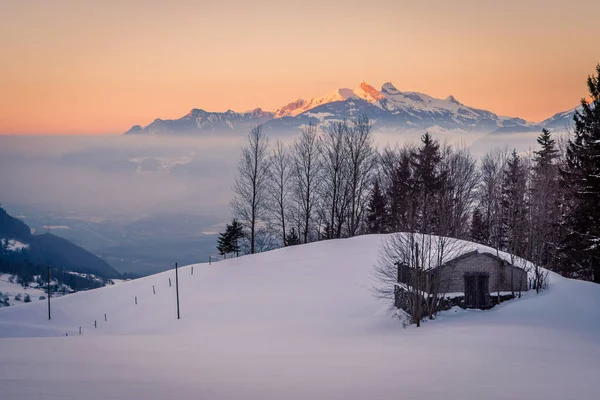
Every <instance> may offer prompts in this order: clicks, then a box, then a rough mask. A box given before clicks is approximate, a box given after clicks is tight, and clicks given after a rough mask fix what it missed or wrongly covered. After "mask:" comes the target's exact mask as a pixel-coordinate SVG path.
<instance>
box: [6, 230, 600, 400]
mask: <svg viewBox="0 0 600 400" xmlns="http://www.w3.org/2000/svg"><path fill="white" fill-rule="evenodd" d="M386 237H387V236H384V235H368V236H360V237H354V238H351V239H338V240H328V241H321V242H315V243H311V244H308V245H299V246H292V247H286V248H283V249H278V250H274V251H270V252H266V253H260V254H256V255H252V256H243V257H239V258H233V259H227V260H222V261H219V262H216V263H213V264H212V265H210V266H209V265H207V264H195V265H193V266H186V267H182V268H180V269H179V271H178V281H179V295H180V306H181V319H180V320H178V319H177V308H176V296H175V271H173V270H171V271H167V272H163V273H160V274H156V275H152V276H148V277H144V278H140V279H136V280H133V281H129V282H124V283H121V284H119V285H114V286H110V287H104V288H101V289H96V290H90V291H86V292H78V293H75V294H72V295H69V296H64V297H61V298H56V299H52V319H51V320H50V321H49V320H48V317H47V304H46V303H45V302H43V301H38V302H37V303H36V302H32V303H31V304H26V305H19V306H16V307H7V308H3V309H0V336H1V337H3V338H2V339H0V354H2V362H1V363H0V385H1V387H2V398H3V399H5V398H6V399H17V400H18V399H25V398H27V399H56V398H74V397H73V396H76V398H86V399H89V400H99V399H107V398H118V399H133V398H136V399H145V400H153V399H157V400H158V399H167V398H169V399H170V398H177V399H182V400H187V399H198V398H207V399H213V398H214V399H265V400H275V399H298V400H300V399H327V400H329V399H331V400H337V399H345V400H359V399H360V400H364V399H389V398H403V399H423V400H425V399H427V400H449V399H469V400H470V399H481V398H485V399H490V400H505V399H524V400H525V399H526V400H554V399H556V400H558V399H596V398H597V394H598V388H597V383H596V380H597V379H596V378H597V374H598V371H599V370H600V364H599V360H600V318H597V317H596V316H597V315H598V309H597V307H598V304H600V285H597V284H594V283H591V282H584V281H576V280H570V279H565V278H562V277H560V276H558V275H556V274H550V286H549V289H548V290H546V291H544V292H542V293H541V294H539V295H536V294H535V291H529V292H527V294H526V295H525V296H523V297H522V298H521V299H518V300H511V301H508V302H505V303H503V304H501V305H499V306H497V307H495V308H493V309H491V310H488V311H480V310H457V309H453V310H450V311H448V312H446V313H444V314H442V315H440V316H439V317H438V318H437V319H436V320H434V321H428V322H426V323H425V324H424V327H422V328H419V329H416V328H412V327H408V328H406V329H404V328H403V327H402V325H401V324H400V323H399V321H398V320H396V319H393V318H391V316H390V314H391V313H390V311H389V307H388V305H387V304H385V303H382V301H381V300H380V299H378V298H376V297H375V296H374V295H373V293H372V291H371V289H372V287H373V285H374V284H375V282H374V281H373V274H372V272H373V266H374V264H375V262H376V261H377V258H378V256H379V251H380V246H381V244H382V241H383V240H385V239H386ZM475 246H477V245H475ZM478 248H479V247H478ZM481 251H486V249H485V248H483V249H482V250H481ZM502 256H503V255H502ZM192 267H193V274H192ZM169 279H170V280H171V285H169ZM136 301H137V304H136ZM80 327H81V335H80V331H79V328H80ZM67 334H68V337H67V336H66V335H67ZM72 336H76V337H72ZM29 337H41V339H35V340H31V339H29ZM23 377H26V378H27V384H24V383H23V379H24V378H23ZM65 382H68V384H65Z"/></svg>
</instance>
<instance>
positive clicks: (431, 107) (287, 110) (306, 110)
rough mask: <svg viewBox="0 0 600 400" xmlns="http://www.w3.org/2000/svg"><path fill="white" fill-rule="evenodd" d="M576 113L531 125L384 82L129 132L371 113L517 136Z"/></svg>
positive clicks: (400, 123) (197, 130) (279, 127)
mask: <svg viewBox="0 0 600 400" xmlns="http://www.w3.org/2000/svg"><path fill="white" fill-rule="evenodd" d="M573 113H574V110H568V111H565V112H562V113H559V114H557V115H555V116H553V117H551V118H548V119H547V120H545V121H542V122H540V123H533V122H528V121H525V120H523V119H521V118H515V117H506V116H498V115H496V114H494V113H492V112H490V111H486V110H481V109H477V108H473V107H469V106H467V105H464V104H462V103H461V102H459V101H458V100H457V99H456V98H454V96H452V95H450V96H448V97H446V98H445V99H437V98H434V97H431V96H428V95H426V94H423V93H417V92H401V91H400V90H398V89H397V88H396V87H395V86H394V85H393V84H392V83H391V82H386V83H384V84H383V85H382V87H381V90H377V89H376V88H375V87H373V86H371V85H369V84H368V83H366V82H361V83H360V85H359V86H358V87H356V88H354V89H350V88H340V89H336V90H334V91H332V92H330V93H328V94H326V95H324V96H321V97H315V98H312V99H308V100H305V99H296V100H294V101H292V102H290V103H288V104H286V105H283V106H281V107H278V108H276V109H274V110H271V111H265V110H262V109H261V108H256V109H254V110H251V111H247V112H243V113H239V112H235V111H232V110H228V111H226V112H208V111H205V110H202V109H197V108H195V109H193V110H191V111H190V112H189V113H187V114H186V115H185V116H183V117H181V118H179V119H173V120H163V119H156V120H155V121H154V122H152V123H151V124H149V125H147V126H145V127H142V126H140V125H135V126H134V127H132V128H131V129H130V130H129V131H127V132H126V134H173V135H177V134H210V133H214V132H218V131H238V130H240V131H243V130H247V129H248V128H249V127H251V126H252V125H256V124H259V123H260V124H264V125H265V128H266V129H268V130H273V131H275V132H279V131H288V130H294V129H297V128H298V127H300V126H302V125H306V124H308V123H309V122H312V123H315V124H323V123H327V122H330V121H339V120H341V119H344V118H346V119H349V118H354V117H357V116H359V115H361V114H367V115H368V116H369V117H370V118H371V119H372V120H373V121H374V124H375V127H377V128H381V129H387V130H390V129H391V130H404V129H423V130H424V129H435V130H441V131H451V130H461V131H463V132H477V133H491V132H495V133H514V132H530V131H540V130H541V129H542V127H546V128H549V129H565V128H566V127H567V126H568V125H569V124H570V122H571V121H572V120H573ZM325 115H326V116H325ZM323 116H325V117H324V118H323Z"/></svg>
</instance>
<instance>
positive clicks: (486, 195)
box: [479, 149, 508, 301]
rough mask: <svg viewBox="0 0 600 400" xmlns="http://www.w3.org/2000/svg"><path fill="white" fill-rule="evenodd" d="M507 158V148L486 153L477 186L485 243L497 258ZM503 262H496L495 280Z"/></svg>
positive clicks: (501, 233)
mask: <svg viewBox="0 0 600 400" xmlns="http://www.w3.org/2000/svg"><path fill="white" fill-rule="evenodd" d="M507 159H508V150H507V149H503V150H498V149H495V150H492V151H490V152H488V153H486V154H485V155H484V157H483V160H482V162H481V183H480V186H479V204H480V207H481V209H482V210H483V219H484V225H485V227H486V234H485V236H486V240H485V242H486V244H487V245H489V246H491V247H493V248H494V249H496V256H497V257H498V259H500V257H499V253H500V250H501V247H502V243H503V237H504V229H503V226H504V225H503V221H504V215H503V207H502V176H503V174H504V167H505V165H506V161H507ZM502 268H503V263H502V262H498V269H497V271H496V274H497V277H498V279H497V281H498V282H501V274H502ZM497 291H498V301H499V299H500V284H499V283H498V287H497Z"/></svg>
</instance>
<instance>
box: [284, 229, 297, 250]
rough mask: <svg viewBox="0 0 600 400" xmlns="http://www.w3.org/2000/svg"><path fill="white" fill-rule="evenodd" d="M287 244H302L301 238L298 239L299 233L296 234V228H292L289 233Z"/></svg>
mask: <svg viewBox="0 0 600 400" xmlns="http://www.w3.org/2000/svg"><path fill="white" fill-rule="evenodd" d="M286 242H287V245H288V246H295V245H297V244H300V238H299V237H298V233H297V232H296V229H295V228H293V227H292V229H290V231H289V232H288V234H287V238H286Z"/></svg>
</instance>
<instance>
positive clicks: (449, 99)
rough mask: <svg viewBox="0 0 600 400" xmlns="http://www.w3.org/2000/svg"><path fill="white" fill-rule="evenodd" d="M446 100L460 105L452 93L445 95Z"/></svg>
mask: <svg viewBox="0 0 600 400" xmlns="http://www.w3.org/2000/svg"><path fill="white" fill-rule="evenodd" d="M445 100H446V101H449V102H450V103H454V104H458V105H462V104H461V103H460V102H459V101H458V100H456V98H455V97H454V96H452V95H450V96H448V97H446V99H445Z"/></svg>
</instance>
